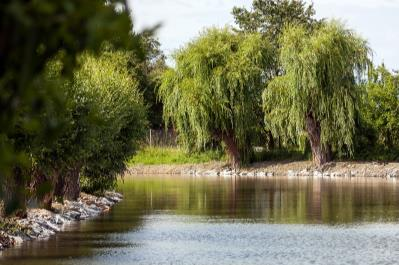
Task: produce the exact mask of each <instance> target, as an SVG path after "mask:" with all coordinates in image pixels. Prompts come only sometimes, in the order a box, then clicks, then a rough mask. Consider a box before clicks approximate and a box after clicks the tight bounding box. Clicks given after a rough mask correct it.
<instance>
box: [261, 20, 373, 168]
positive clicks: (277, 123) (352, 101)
mask: <svg viewBox="0 0 399 265" xmlns="http://www.w3.org/2000/svg"><path fill="white" fill-rule="evenodd" d="M368 55H369V48H368V46H367V43H366V41H365V40H363V39H362V38H360V37H358V36H357V35H356V34H355V33H354V32H353V31H351V30H348V29H346V28H345V27H344V26H343V25H342V24H340V23H339V22H337V21H332V22H328V23H324V24H323V25H322V26H320V27H319V28H318V29H316V30H314V31H309V30H307V29H306V28H304V27H302V26H290V27H288V28H287V29H286V31H285V32H284V34H283V36H282V38H281V54H280V60H281V62H282V65H283V67H284V69H285V71H286V73H285V75H284V76H280V77H276V78H275V79H274V80H273V81H272V82H271V83H270V84H269V85H268V87H267V88H266V89H265V91H264V93H263V105H264V110H265V113H266V114H265V121H266V124H267V126H268V128H270V129H271V131H272V132H273V133H274V134H275V135H280V136H283V137H284V138H285V139H286V140H287V139H291V140H294V141H298V140H299V138H300V137H301V136H303V135H304V134H303V133H304V132H306V135H307V137H308V139H309V141H310V145H311V149H312V155H313V161H314V163H315V164H316V165H322V164H324V163H326V162H328V161H330V160H331V159H332V157H331V148H335V149H336V150H337V151H341V150H343V149H347V150H348V151H349V153H352V152H353V134H354V130H355V113H356V111H357V110H358V107H359V100H360V99H361V94H362V89H361V86H359V84H360V83H361V82H362V81H363V80H362V78H363V77H364V73H365V71H366V70H367V69H368V66H369V64H370V61H369V59H368Z"/></svg>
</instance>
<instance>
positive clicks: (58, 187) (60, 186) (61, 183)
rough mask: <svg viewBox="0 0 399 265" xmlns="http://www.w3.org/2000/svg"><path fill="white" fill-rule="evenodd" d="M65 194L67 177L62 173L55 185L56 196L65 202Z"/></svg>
mask: <svg viewBox="0 0 399 265" xmlns="http://www.w3.org/2000/svg"><path fill="white" fill-rule="evenodd" d="M64 195H65V178H64V176H63V175H62V174H61V175H59V176H58V178H57V180H56V183H55V186H54V196H55V199H56V200H57V202H59V203H63V202H64Z"/></svg>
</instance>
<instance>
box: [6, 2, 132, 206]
mask: <svg viewBox="0 0 399 265" xmlns="http://www.w3.org/2000/svg"><path fill="white" fill-rule="evenodd" d="M125 3H126V1H124V0H111V1H104V0H94V1H76V0H62V1H48V0H42V1H23V0H5V1H2V2H1V3H0V21H1V22H0V40H1V41H0V91H1V93H0V108H1V109H2V111H1V113H0V182H1V183H0V184H1V186H2V189H1V191H3V192H0V193H1V194H0V195H1V196H2V197H3V198H4V199H5V200H6V211H7V212H8V213H9V212H11V211H12V210H13V209H15V208H22V209H23V208H24V205H25V198H24V196H25V186H26V181H27V179H28V178H29V175H30V174H29V170H25V169H29V167H30V164H31V163H32V161H31V159H30V156H29V149H30V148H31V147H30V146H29V145H28V144H26V141H27V140H29V139H28V138H27V137H26V135H30V134H35V135H37V136H40V137H42V138H43V139H46V138H49V137H52V135H53V133H54V130H55V129H56V128H55V127H56V126H55V125H56V124H57V122H54V121H50V120H49V121H50V123H49V124H46V126H39V125H40V123H41V122H40V119H41V117H40V116H41V113H42V112H43V111H44V109H45V108H46V105H47V103H48V99H49V97H50V96H51V95H53V96H54V97H55V99H53V100H57V98H62V95H60V94H62V93H61V92H59V91H57V89H56V87H52V86H50V85H51V83H47V82H46V81H44V80H45V78H44V74H45V73H44V69H45V66H46V64H47V63H48V61H49V60H50V59H52V58H53V57H55V56H56V55H57V54H59V52H60V51H62V52H63V53H64V54H65V56H64V57H63V58H62V60H63V65H64V66H65V67H64V71H63V72H62V76H63V77H65V78H69V77H70V76H71V73H72V72H73V69H74V66H75V65H76V61H75V58H76V55H77V54H79V53H80V52H81V51H83V50H85V49H87V50H92V51H98V49H99V47H100V46H101V44H102V42H103V41H104V40H107V41H110V42H112V43H114V44H115V45H117V46H120V47H130V48H131V49H137V50H139V45H138V43H139V42H138V36H137V35H135V34H132V32H131V29H132V23H131V19H130V16H129V12H128V9H127V6H126V4H125ZM57 92H59V93H57ZM33 131H35V133H34V132H33ZM54 135H55V134H54ZM16 172H19V173H18V174H16ZM24 172H25V173H24ZM16 175H18V177H17V176H16ZM12 187H14V188H12Z"/></svg>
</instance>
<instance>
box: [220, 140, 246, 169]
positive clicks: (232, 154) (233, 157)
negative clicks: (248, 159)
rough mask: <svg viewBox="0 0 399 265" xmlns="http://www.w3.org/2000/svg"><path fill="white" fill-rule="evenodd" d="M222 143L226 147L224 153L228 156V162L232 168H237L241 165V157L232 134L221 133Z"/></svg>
mask: <svg viewBox="0 0 399 265" xmlns="http://www.w3.org/2000/svg"><path fill="white" fill-rule="evenodd" d="M222 141H223V142H224V143H225V145H226V151H227V154H228V156H229V162H230V164H231V166H232V167H233V168H238V167H239V166H240V163H241V156H240V152H239V150H238V146H237V143H236V141H235V139H234V136H233V134H232V133H222Z"/></svg>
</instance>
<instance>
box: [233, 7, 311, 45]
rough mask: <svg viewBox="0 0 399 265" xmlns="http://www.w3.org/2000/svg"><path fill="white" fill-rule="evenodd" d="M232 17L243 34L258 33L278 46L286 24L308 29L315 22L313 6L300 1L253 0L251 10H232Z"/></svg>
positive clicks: (236, 8) (238, 8) (240, 8)
mask: <svg viewBox="0 0 399 265" xmlns="http://www.w3.org/2000/svg"><path fill="white" fill-rule="evenodd" d="M232 13H233V16H234V18H235V22H236V24H237V25H238V27H239V29H240V30H241V31H244V32H260V33H262V34H263V35H265V36H268V37H269V38H270V39H271V40H272V43H273V44H274V45H276V46H278V38H279V37H280V35H281V33H282V32H283V30H284V27H285V26H286V25H288V24H291V25H303V26H304V27H306V28H307V29H310V28H311V27H312V25H313V24H314V23H316V20H315V19H314V15H315V10H314V8H313V4H310V5H307V4H306V3H305V2H304V1H302V0H299V1H298V0H254V1H253V3H252V9H251V10H247V9H246V8H242V7H234V8H233V12H232Z"/></svg>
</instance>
